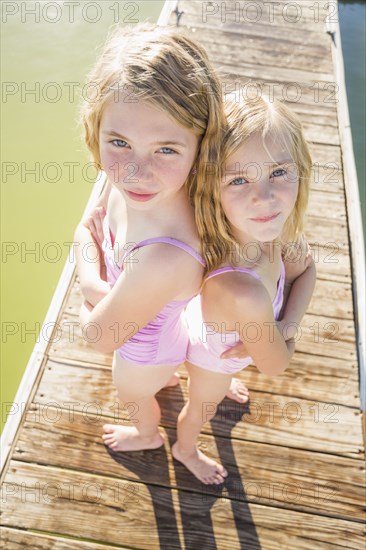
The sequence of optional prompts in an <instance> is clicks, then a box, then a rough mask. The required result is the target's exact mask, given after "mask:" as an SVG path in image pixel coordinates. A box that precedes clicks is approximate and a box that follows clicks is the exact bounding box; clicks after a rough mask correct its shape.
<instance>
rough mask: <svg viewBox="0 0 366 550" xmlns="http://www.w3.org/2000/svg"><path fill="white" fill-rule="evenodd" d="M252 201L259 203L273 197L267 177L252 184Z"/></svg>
mask: <svg viewBox="0 0 366 550" xmlns="http://www.w3.org/2000/svg"><path fill="white" fill-rule="evenodd" d="M253 191H254V194H253V202H254V203H255V204H260V203H263V202H267V201H270V200H272V199H273V198H274V192H273V189H272V188H271V186H270V184H269V181H268V179H261V180H259V181H258V182H256V183H255V184H254V185H253Z"/></svg>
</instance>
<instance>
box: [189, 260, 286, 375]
mask: <svg viewBox="0 0 366 550" xmlns="http://www.w3.org/2000/svg"><path fill="white" fill-rule="evenodd" d="M230 271H240V272H242V273H248V274H249V275H252V276H253V277H254V278H255V279H257V280H258V281H260V280H261V278H260V276H259V275H258V274H257V273H256V272H255V271H252V270H250V269H245V268H242V267H237V268H234V267H222V268H221V269H217V270H216V271H213V272H212V273H210V275H208V277H207V278H206V280H207V279H211V278H212V277H216V276H217V275H220V274H221V273H227V272H230ZM284 284H285V267H284V264H283V261H282V259H281V274H280V278H279V280H278V283H277V294H276V296H275V298H274V300H273V302H272V305H273V313H274V317H275V319H276V320H277V319H278V316H279V314H280V311H281V308H282V303H283V288H284ZM186 317H187V322H188V327H189V337H190V343H189V346H188V354H187V360H188V361H189V362H190V363H193V365H197V367H201V368H203V369H206V370H210V371H212V372H218V373H225V374H234V373H236V372H238V371H240V370H242V369H244V368H245V367H247V366H248V365H250V364H251V363H253V359H252V358H251V357H246V358H245V359H220V355H221V354H222V353H224V351H226V350H227V349H229V348H232V347H233V346H234V345H235V344H237V343H238V342H240V335H239V333H238V332H236V331H230V332H222V333H221V332H219V330H220V328H221V327H219V326H217V325H214V323H209V322H205V321H204V320H203V317H202V310H201V297H200V295H199V296H196V297H195V298H194V299H193V300H192V301H191V303H190V304H189V306H188V307H187V310H186Z"/></svg>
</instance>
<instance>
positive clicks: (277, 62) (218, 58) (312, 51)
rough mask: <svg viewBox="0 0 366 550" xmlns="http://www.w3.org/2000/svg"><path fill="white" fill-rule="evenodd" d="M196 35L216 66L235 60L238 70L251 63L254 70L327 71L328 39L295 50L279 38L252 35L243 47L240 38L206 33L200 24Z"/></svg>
mask: <svg viewBox="0 0 366 550" xmlns="http://www.w3.org/2000/svg"><path fill="white" fill-rule="evenodd" d="M196 34H197V36H199V39H200V41H202V42H203V43H204V45H205V49H206V50H207V52H208V54H209V56H210V58H211V59H213V60H215V63H216V64H217V65H222V64H226V63H227V62H229V63H231V62H232V60H235V63H236V65H237V66H238V67H242V66H245V65H246V64H251V65H256V66H257V68H258V71H260V70H261V67H263V66H266V65H271V66H272V67H281V69H282V67H285V68H290V69H292V68H293V69H296V70H305V71H306V70H308V67H309V66H310V67H312V70H313V71H315V72H319V73H325V72H328V71H329V69H330V68H331V51H330V41H329V40H328V41H327V43H325V44H324V45H323V46H321V45H320V44H314V43H313V44H311V43H309V44H308V45H307V46H303V47H300V48H298V47H296V46H292V45H291V44H289V42H288V41H287V39H286V37H284V36H283V35H282V37H280V36H272V34H271V36H269V37H268V36H267V37H261V36H259V37H257V36H255V35H254V34H252V35H251V36H248V37H247V38H246V39H245V47H244V48H243V37H242V36H241V37H238V36H237V35H236V34H232V33H230V34H229V33H225V32H218V33H213V32H212V30H210V29H207V30H206V29H205V26H204V25H200V27H199V28H198V29H197V33H196Z"/></svg>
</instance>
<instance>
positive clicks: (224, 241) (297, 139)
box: [193, 95, 312, 271]
mask: <svg viewBox="0 0 366 550" xmlns="http://www.w3.org/2000/svg"><path fill="white" fill-rule="evenodd" d="M225 113H226V117H227V119H226V126H225V129H224V135H223V156H222V163H221V169H220V170H219V172H220V174H219V178H218V179H216V180H215V179H214V178H210V179H207V180H206V181H205V182H203V181H201V180H198V181H197V186H196V188H195V190H194V193H193V196H194V203H195V209H196V223H197V227H198V231H199V234H200V237H201V240H202V242H203V245H202V246H203V255H204V258H205V261H206V265H207V271H212V270H213V269H216V268H217V267H218V266H220V265H221V264H222V263H223V262H225V261H228V260H230V258H232V257H233V254H232V253H233V252H237V251H238V242H237V240H236V239H235V237H234V235H233V232H232V230H231V226H230V222H229V220H228V219H227V217H226V215H225V213H224V211H223V208H222V205H221V181H222V177H223V167H224V164H225V162H226V161H227V159H228V157H230V156H231V155H232V154H233V153H235V151H236V150H237V149H238V148H239V147H240V146H241V145H242V144H243V143H245V141H246V140H247V139H248V138H249V137H250V136H252V135H254V134H260V135H261V136H262V138H263V139H264V138H265V137H266V136H268V135H269V134H272V135H274V136H275V138H276V139H278V140H281V141H282V142H283V144H284V145H285V147H286V149H287V150H288V151H289V152H290V154H291V157H292V158H293V160H294V163H295V165H296V167H297V174H298V179H299V190H298V195H297V199H296V203H295V206H294V208H293V211H292V213H291V214H290V216H289V218H288V219H287V221H286V223H285V226H284V229H283V232H282V235H281V241H282V243H286V242H289V241H296V240H298V239H299V238H300V237H301V234H302V231H303V226H304V214H305V210H306V207H307V203H308V196H309V187H310V177H311V169H312V160H311V156H310V152H309V147H308V144H307V143H306V141H305V138H304V135H303V130H302V126H301V122H300V120H299V118H298V117H297V116H296V115H295V114H294V113H293V112H292V111H290V109H289V108H287V107H286V106H285V105H284V104H283V103H281V102H279V101H276V100H275V101H273V100H272V101H270V99H269V98H268V97H266V96H262V97H260V98H256V99H245V100H244V99H242V100H240V101H238V100H235V99H234V97H233V96H232V95H231V96H229V97H227V98H226V99H225Z"/></svg>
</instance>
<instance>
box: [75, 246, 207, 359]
mask: <svg viewBox="0 0 366 550" xmlns="http://www.w3.org/2000/svg"><path fill="white" fill-rule="evenodd" d="M162 266H163V269H162ZM201 277H202V273H201V270H200V269H199V267H198V264H197V261H196V260H195V259H194V258H192V257H191V256H188V254H186V253H185V252H184V251H182V250H180V249H178V248H173V247H172V246H169V245H165V244H154V245H153V246H148V247H144V248H141V249H139V251H138V258H137V261H136V262H131V263H128V262H126V263H125V269H124V270H123V271H122V273H121V275H120V276H119V277H118V279H117V282H116V284H115V285H114V286H113V288H112V289H111V290H110V292H109V293H108V294H107V295H106V296H105V297H104V298H103V299H102V300H101V301H100V302H99V303H98V304H97V305H96V306H95V307H94V308H92V307H91V305H90V304H88V303H84V304H83V306H82V309H81V312H80V322H81V325H82V328H84V327H85V325H87V324H88V323H95V328H94V330H92V329H90V334H92V332H93V336H95V335H96V331H98V336H99V337H98V338H97V341H96V342H90V343H91V345H92V346H93V347H95V348H96V349H98V350H99V351H102V352H105V353H110V352H112V351H114V350H116V349H118V348H119V347H120V346H121V345H123V344H124V343H125V342H126V341H127V340H129V339H130V338H132V337H133V336H134V335H135V334H136V333H137V332H138V331H139V330H141V329H142V328H143V327H144V326H146V325H147V324H148V323H149V322H150V321H151V320H152V319H154V318H155V317H156V315H157V314H158V313H159V312H160V311H161V310H162V309H163V307H164V306H165V305H166V304H167V303H169V302H171V301H172V300H174V299H176V296H177V295H179V294H180V293H181V292H182V288H187V283H189V282H190V281H191V282H192V283H193V282H196V281H197V288H198V287H199V284H200V281H201ZM91 338H92V336H91Z"/></svg>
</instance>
